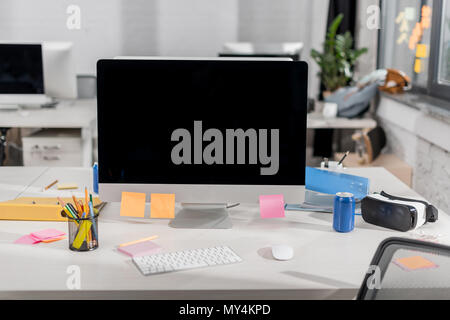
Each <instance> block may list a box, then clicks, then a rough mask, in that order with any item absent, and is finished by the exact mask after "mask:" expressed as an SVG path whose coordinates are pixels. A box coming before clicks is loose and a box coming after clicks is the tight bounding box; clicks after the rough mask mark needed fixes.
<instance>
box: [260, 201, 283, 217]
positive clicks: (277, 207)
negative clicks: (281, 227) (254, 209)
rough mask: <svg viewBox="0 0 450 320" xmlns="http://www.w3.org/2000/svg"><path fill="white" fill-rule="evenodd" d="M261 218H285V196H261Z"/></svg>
mask: <svg viewBox="0 0 450 320" xmlns="http://www.w3.org/2000/svg"><path fill="white" fill-rule="evenodd" d="M259 210H260V212H261V218H263V219H270V218H284V197H283V195H270V196H259Z"/></svg>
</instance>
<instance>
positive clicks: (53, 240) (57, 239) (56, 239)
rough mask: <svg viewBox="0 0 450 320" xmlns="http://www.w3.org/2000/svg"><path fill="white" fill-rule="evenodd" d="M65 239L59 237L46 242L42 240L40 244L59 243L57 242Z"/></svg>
mask: <svg viewBox="0 0 450 320" xmlns="http://www.w3.org/2000/svg"><path fill="white" fill-rule="evenodd" d="M65 238H66V237H60V238H54V239H47V240H42V241H41V242H44V243H51V242H55V241H59V240H64V239H65Z"/></svg>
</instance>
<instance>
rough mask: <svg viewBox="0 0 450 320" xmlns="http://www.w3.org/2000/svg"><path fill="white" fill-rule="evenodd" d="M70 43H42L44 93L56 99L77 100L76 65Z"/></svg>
mask: <svg viewBox="0 0 450 320" xmlns="http://www.w3.org/2000/svg"><path fill="white" fill-rule="evenodd" d="M72 48H73V44H72V43H71V42H44V43H43V44H42V49H43V53H44V83H45V93H46V94H47V95H48V96H50V97H52V98H57V99H75V98H77V76H76V65H75V60H74V56H73V50H72Z"/></svg>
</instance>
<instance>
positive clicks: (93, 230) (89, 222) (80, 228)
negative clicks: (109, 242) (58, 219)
mask: <svg viewBox="0 0 450 320" xmlns="http://www.w3.org/2000/svg"><path fill="white" fill-rule="evenodd" d="M61 215H63V216H65V217H67V222H68V227H69V249H70V250H72V251H91V250H95V249H97V248H98V213H97V214H96V215H94V217H93V218H92V217H86V218H77V219H75V218H73V217H69V216H67V215H66V214H65V213H64V212H62V213H61Z"/></svg>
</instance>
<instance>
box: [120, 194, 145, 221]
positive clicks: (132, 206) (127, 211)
mask: <svg viewBox="0 0 450 320" xmlns="http://www.w3.org/2000/svg"><path fill="white" fill-rule="evenodd" d="M120 215H121V216H125V217H138V218H144V216H145V193H135V192H122V203H121V204H120Z"/></svg>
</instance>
